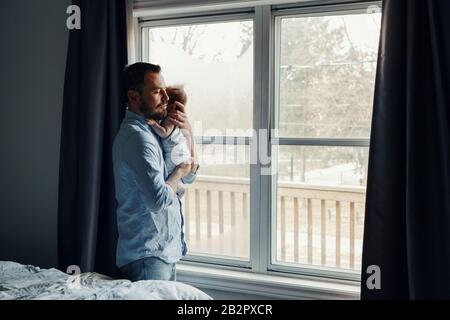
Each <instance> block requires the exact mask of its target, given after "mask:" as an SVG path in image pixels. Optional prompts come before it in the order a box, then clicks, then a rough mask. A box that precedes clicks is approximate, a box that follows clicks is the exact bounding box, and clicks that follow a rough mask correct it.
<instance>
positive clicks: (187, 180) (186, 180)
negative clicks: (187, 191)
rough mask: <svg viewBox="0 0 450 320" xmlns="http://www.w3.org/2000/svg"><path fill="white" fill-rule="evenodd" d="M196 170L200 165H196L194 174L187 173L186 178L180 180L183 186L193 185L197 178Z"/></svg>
mask: <svg viewBox="0 0 450 320" xmlns="http://www.w3.org/2000/svg"><path fill="white" fill-rule="evenodd" d="M198 168H200V165H199V164H197V169H195V172H194V173H192V172H189V173H188V175H187V176H185V177H183V178H181V182H183V183H184V184H191V183H194V181H195V179H196V178H197V171H198Z"/></svg>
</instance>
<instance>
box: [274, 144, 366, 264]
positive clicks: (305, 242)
mask: <svg viewBox="0 0 450 320" xmlns="http://www.w3.org/2000/svg"><path fill="white" fill-rule="evenodd" d="M278 148H279V149H278V161H279V168H278V181H277V215H276V216H277V226H276V234H277V244H276V248H277V252H276V260H277V262H288V263H296V264H302V265H314V266H324V267H332V268H341V269H354V270H360V268H361V251H362V240H363V238H362V236H363V226H364V202H365V191H366V177H367V163H368V151H369V150H368V148H357V147H316V146H314V147H309V146H308V147H306V146H280V147H278ZM274 152H276V148H274Z"/></svg>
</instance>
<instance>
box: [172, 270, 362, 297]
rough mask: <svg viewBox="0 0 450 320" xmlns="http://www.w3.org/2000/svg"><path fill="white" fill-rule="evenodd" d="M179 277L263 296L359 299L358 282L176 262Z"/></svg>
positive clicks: (195, 283)
mask: <svg viewBox="0 0 450 320" xmlns="http://www.w3.org/2000/svg"><path fill="white" fill-rule="evenodd" d="M177 280H178V281H180V282H184V283H187V284H190V285H192V286H195V287H198V288H200V289H214V290H222V291H226V292H231V293H245V294H253V295H258V296H264V297H267V298H268V299H317V300H336V299H337V300H357V299H359V292H360V291H359V290H360V289H359V282H351V281H348V282H342V281H339V282H338V281H337V280H336V281H333V280H324V279H318V278H298V277H288V276H281V275H274V274H256V273H252V272H248V271H237V270H228V269H223V268H217V267H207V266H196V265H191V264H185V263H179V264H177Z"/></svg>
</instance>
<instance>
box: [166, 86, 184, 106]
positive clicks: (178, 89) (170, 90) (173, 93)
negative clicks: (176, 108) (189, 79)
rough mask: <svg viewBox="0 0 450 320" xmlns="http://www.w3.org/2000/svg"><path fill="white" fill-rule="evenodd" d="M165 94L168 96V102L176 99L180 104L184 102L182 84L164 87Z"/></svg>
mask: <svg viewBox="0 0 450 320" xmlns="http://www.w3.org/2000/svg"><path fill="white" fill-rule="evenodd" d="M166 92H167V95H168V96H169V103H173V102H174V101H178V102H180V103H182V104H184V105H185V104H186V102H187V95H186V91H184V87H183V86H170V87H167V88H166Z"/></svg>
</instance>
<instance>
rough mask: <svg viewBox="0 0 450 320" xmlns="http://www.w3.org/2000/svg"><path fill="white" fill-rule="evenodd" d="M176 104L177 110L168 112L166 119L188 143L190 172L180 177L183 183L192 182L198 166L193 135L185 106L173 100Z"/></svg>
mask: <svg viewBox="0 0 450 320" xmlns="http://www.w3.org/2000/svg"><path fill="white" fill-rule="evenodd" d="M175 104H176V105H177V109H178V110H177V111H175V112H171V113H169V117H168V119H170V121H171V122H172V123H174V124H175V125H177V126H178V127H180V129H181V130H182V132H183V134H184V136H185V137H186V142H187V144H188V147H189V150H190V152H191V159H192V162H191V171H190V173H189V174H188V175H187V176H185V177H184V178H183V179H182V182H183V183H187V184H190V183H193V182H194V181H195V178H196V177H197V170H198V168H199V167H200V166H199V165H198V163H197V159H196V151H195V137H194V134H193V132H192V126H191V124H190V122H189V118H188V116H187V114H186V108H185V106H184V105H183V104H181V103H179V102H178V101H175Z"/></svg>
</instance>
